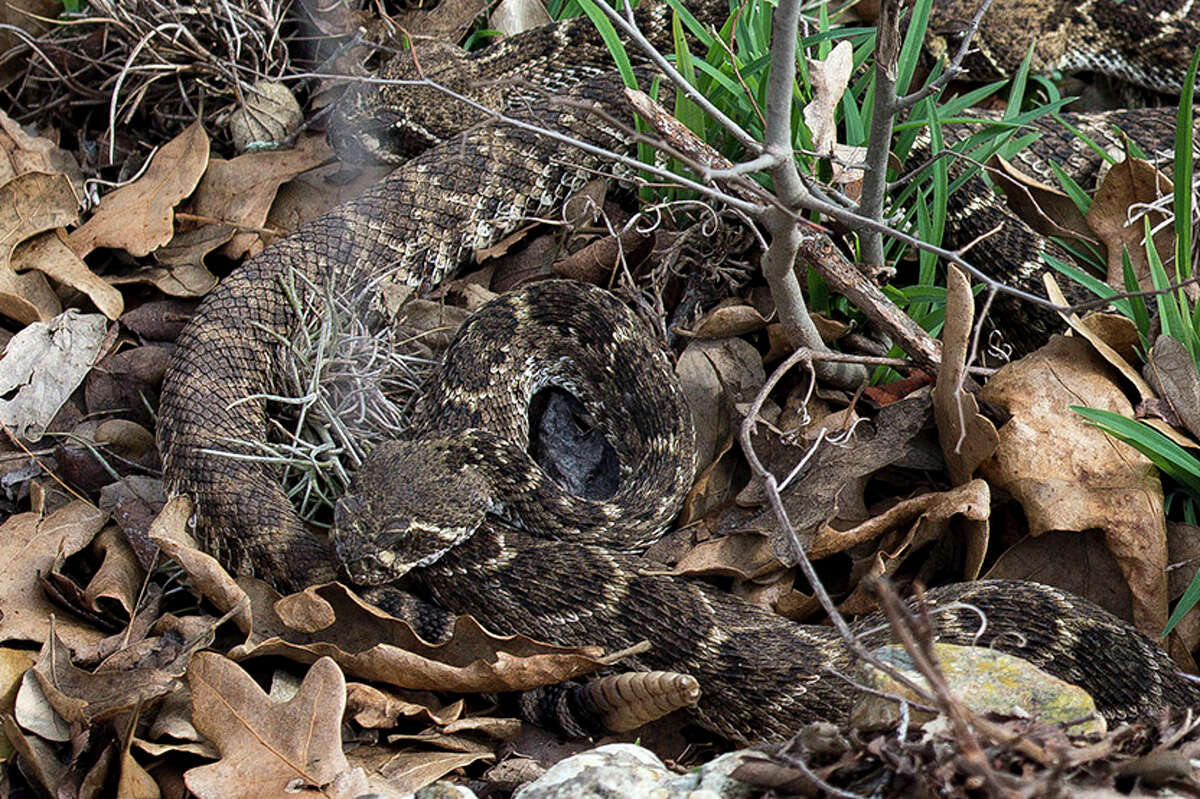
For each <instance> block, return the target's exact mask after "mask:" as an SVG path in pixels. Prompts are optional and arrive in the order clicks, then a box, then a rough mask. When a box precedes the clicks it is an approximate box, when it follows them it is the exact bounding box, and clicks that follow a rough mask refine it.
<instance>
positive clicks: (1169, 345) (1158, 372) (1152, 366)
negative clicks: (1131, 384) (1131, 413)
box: [1143, 336, 1200, 438]
mask: <svg viewBox="0 0 1200 799" xmlns="http://www.w3.org/2000/svg"><path fill="white" fill-rule="evenodd" d="M1143 371H1144V372H1145V374H1146V380H1147V381H1148V382H1149V383H1150V384H1151V385H1153V386H1154V388H1156V389H1157V390H1158V393H1159V395H1160V396H1161V397H1162V398H1163V400H1165V401H1166V402H1167V403H1168V404H1169V405H1170V408H1171V410H1172V411H1173V412H1174V414H1175V418H1176V419H1178V420H1179V423H1180V424H1181V425H1182V426H1183V427H1186V428H1187V429H1188V430H1189V431H1190V432H1191V433H1192V435H1194V436H1196V437H1197V438H1200V375H1197V373H1196V362H1195V361H1193V360H1192V355H1191V353H1189V352H1188V351H1187V349H1186V348H1185V347H1184V346H1183V344H1181V343H1180V342H1179V339H1176V338H1172V337H1171V336H1159V337H1158V339H1157V340H1155V342H1154V346H1153V347H1152V348H1151V349H1150V358H1149V360H1148V361H1147V363H1146V366H1145V367H1144V369H1143Z"/></svg>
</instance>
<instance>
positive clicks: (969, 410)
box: [933, 265, 999, 580]
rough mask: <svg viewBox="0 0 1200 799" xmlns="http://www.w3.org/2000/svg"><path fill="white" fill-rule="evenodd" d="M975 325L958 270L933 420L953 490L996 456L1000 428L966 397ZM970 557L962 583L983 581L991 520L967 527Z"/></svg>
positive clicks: (950, 286) (951, 273)
mask: <svg viewBox="0 0 1200 799" xmlns="http://www.w3.org/2000/svg"><path fill="white" fill-rule="evenodd" d="M974 320H975V296H974V295H973V294H972V293H971V281H970V280H968V279H967V276H966V275H964V274H963V273H962V271H961V270H960V269H959V268H958V267H957V266H954V265H951V266H950V268H949V270H948V272H947V276H946V325H945V327H944V328H943V329H942V343H943V347H942V368H941V369H940V370H938V376H937V385H936V386H935V387H934V389H933V418H934V422H935V424H936V425H937V431H938V443H939V444H940V445H941V448H942V457H944V458H945V459H946V468H947V471H949V472H950V479H951V480H952V481H953V482H954V483H955V485H962V484H963V483H965V482H967V481H968V480H970V479H971V476H972V475H974V474H975V470H976V469H977V468H978V467H979V464H980V463H982V462H983V461H985V460H987V459H988V458H990V457H992V454H993V453H994V452H995V451H996V447H997V445H998V444H999V439H998V438H997V436H996V426H995V425H993V424H992V423H991V422H990V421H989V420H988V419H987V418H985V417H984V416H983V415H982V414H980V413H979V403H978V402H976V401H975V395H973V394H971V393H970V392H969V391H966V390H965V389H964V387H963V381H964V380H965V378H966V362H967V355H968V354H969V353H970V348H971V347H970V342H971V328H972V326H973V324H974ZM963 533H964V537H965V539H966V547H965V548H966V556H965V558H964V562H965V565H964V568H963V572H964V577H966V578H967V579H968V580H973V579H975V578H976V577H978V576H979V570H980V569H981V568H982V567H983V558H984V556H985V555H986V554H987V545H988V538H989V529H988V520H987V518H982V519H970V520H968V521H966V522H965V524H964V530H963Z"/></svg>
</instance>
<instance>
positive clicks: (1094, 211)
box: [1087, 155, 1175, 290]
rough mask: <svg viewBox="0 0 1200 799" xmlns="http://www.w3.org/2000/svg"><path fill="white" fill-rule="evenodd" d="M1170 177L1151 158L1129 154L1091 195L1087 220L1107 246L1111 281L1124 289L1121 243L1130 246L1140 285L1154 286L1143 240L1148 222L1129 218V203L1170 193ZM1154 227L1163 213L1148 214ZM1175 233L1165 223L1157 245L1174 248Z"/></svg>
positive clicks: (1160, 249) (1167, 249)
mask: <svg viewBox="0 0 1200 799" xmlns="http://www.w3.org/2000/svg"><path fill="white" fill-rule="evenodd" d="M1172 190H1173V188H1172V184H1171V180H1170V178H1168V177H1167V176H1166V175H1164V174H1163V173H1162V172H1161V171H1160V170H1158V169H1156V168H1155V166H1154V165H1153V164H1151V163H1150V162H1149V161H1145V160H1143V159H1141V158H1133V157H1130V156H1128V155H1127V156H1126V157H1125V160H1123V161H1121V162H1120V163H1118V164H1114V165H1113V166H1112V168H1111V169H1109V170H1108V173H1107V174H1106V175H1105V176H1104V179H1103V180H1102V181H1100V186H1099V187H1098V188H1097V189H1096V195H1095V197H1093V198H1092V204H1091V206H1090V208H1089V209H1088V213H1087V223H1088V225H1089V226H1090V227H1091V228H1092V230H1094V231H1095V232H1096V235H1097V236H1098V237H1099V238H1100V241H1101V243H1103V244H1104V246H1105V247H1106V248H1107V250H1108V284H1109V285H1110V286H1112V287H1113V288H1116V289H1122V290H1123V289H1124V287H1125V280H1124V277H1123V272H1122V266H1121V250H1122V247H1128V248H1129V259H1130V261H1131V262H1132V264H1133V274H1134V275H1135V276H1136V277H1137V281H1138V287H1139V288H1142V289H1152V288H1154V285H1153V281H1152V280H1151V279H1150V263H1149V261H1147V260H1146V245H1145V244H1144V243H1143V241H1142V240H1143V236H1144V234H1145V225H1144V224H1143V222H1142V220H1141V219H1138V220H1136V221H1133V222H1130V220H1129V207H1130V206H1131V205H1134V204H1136V203H1152V202H1154V201H1155V200H1157V199H1159V198H1160V197H1165V196H1167V195H1169V194H1171V192H1172ZM1149 218H1150V226H1151V227H1152V228H1153V227H1154V226H1155V225H1157V224H1158V223H1159V222H1161V221H1162V220H1163V215H1162V214H1161V213H1151V214H1150V215H1149ZM1174 236H1175V233H1174V231H1173V230H1172V229H1171V226H1170V225H1166V226H1165V227H1164V228H1163V229H1162V230H1161V231H1159V233H1157V234H1156V235H1155V237H1154V246H1155V248H1157V250H1158V252H1159V253H1168V252H1171V247H1172V242H1173V239H1174Z"/></svg>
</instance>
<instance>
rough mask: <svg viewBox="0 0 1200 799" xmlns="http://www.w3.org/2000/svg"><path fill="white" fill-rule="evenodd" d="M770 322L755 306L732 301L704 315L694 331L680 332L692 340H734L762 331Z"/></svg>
mask: <svg viewBox="0 0 1200 799" xmlns="http://www.w3.org/2000/svg"><path fill="white" fill-rule="evenodd" d="M768 321H770V320H768V319H766V318H765V317H764V316H763V315H762V313H761V312H759V310H758V309H757V308H755V307H754V306H753V305H748V304H746V303H743V302H737V301H731V302H729V303H724V304H721V305H718V306H717V307H716V308H713V309H712V310H711V311H709V312H708V313H706V314H704V316H703V317H701V319H700V321H699V322H697V323H696V327H695V328H694V329H693V330H680V331H679V334H680V335H682V336H688V337H691V338H733V337H734V336H744V335H746V334H747V333H754V332H757V331H759V330H762V329H763V328H764V327H766V326H767V322H768Z"/></svg>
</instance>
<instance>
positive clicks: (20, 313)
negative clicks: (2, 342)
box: [0, 172, 79, 324]
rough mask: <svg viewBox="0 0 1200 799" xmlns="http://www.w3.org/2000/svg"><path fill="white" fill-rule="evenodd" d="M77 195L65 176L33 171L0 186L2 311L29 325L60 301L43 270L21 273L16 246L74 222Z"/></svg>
mask: <svg viewBox="0 0 1200 799" xmlns="http://www.w3.org/2000/svg"><path fill="white" fill-rule="evenodd" d="M78 213H79V199H78V197H77V196H76V195H75V190H74V189H73V188H72V187H71V181H70V180H68V179H67V178H66V177H64V176H63V175H47V174H43V173H40V172H29V173H26V174H24V175H19V176H17V177H16V178H13V179H12V180H10V181H9V182H7V183H5V184H4V185H2V186H0V313H3V314H4V315H6V316H9V317H12V318H13V319H16V320H17V321H18V322H24V323H26V324H28V323H30V322H34V321H37V320H44V319H48V318H50V317H52V316H54V315H55V314H57V313H58V312H59V311H60V310H61V308H62V306H61V305H60V304H59V302H58V298H57V297H56V296H55V295H54V292H53V291H51V290H50V287H49V284H47V283H46V279H45V278H44V277H43V276H42V275H41V274H40V273H28V272H27V273H25V274H17V272H16V271H15V270H14V267H13V265H12V258H13V251H14V250H15V249H16V247H17V245H18V244H20V243H21V242H23V241H25V240H26V239H29V238H31V237H33V236H35V235H37V234H38V233H41V232H43V231H47V230H52V229H54V228H59V227H63V226H65V225H70V224H74V222H75V220H76V219H77V218H78Z"/></svg>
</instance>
